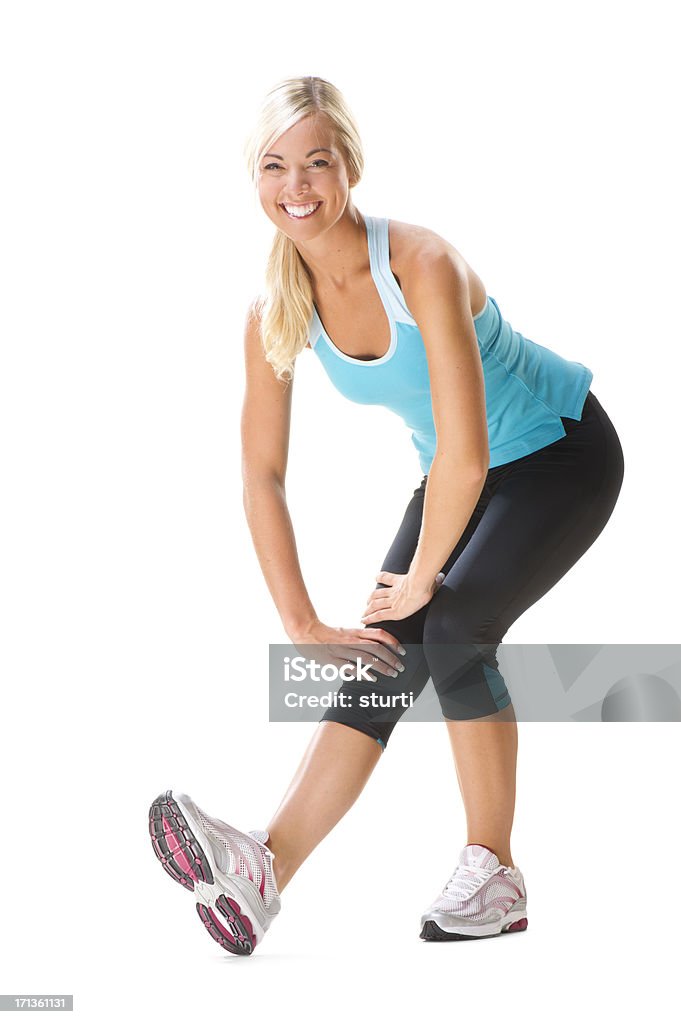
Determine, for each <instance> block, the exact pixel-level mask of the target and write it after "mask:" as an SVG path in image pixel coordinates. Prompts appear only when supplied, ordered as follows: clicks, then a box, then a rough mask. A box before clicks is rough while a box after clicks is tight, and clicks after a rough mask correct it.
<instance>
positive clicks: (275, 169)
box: [258, 114, 354, 241]
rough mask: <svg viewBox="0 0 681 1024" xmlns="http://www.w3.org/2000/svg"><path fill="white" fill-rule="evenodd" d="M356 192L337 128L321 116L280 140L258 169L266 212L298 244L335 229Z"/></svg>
mask: <svg viewBox="0 0 681 1024" xmlns="http://www.w3.org/2000/svg"><path fill="white" fill-rule="evenodd" d="M353 184H354V182H353ZM351 187H352V186H351V184H350V181H349V180H348V172H347V168H346V166H345V161H344V159H343V155H342V153H341V151H340V150H339V149H338V147H337V146H336V141H335V138H334V135H333V131H332V128H331V126H330V124H329V122H328V121H327V119H326V118H325V117H324V116H323V115H321V114H315V115H310V116H308V117H304V118H303V119H302V120H301V121H298V123H297V124H295V125H294V126H293V128H289V130H288V131H286V132H284V133H283V135H280V136H279V138H278V139H276V140H275V142H273V143H272V145H271V146H269V148H268V151H267V153H266V154H265V155H264V156H263V157H262V159H261V160H260V164H259V167H258V195H259V198H260V202H261V204H262V208H263V210H264V211H265V213H266V214H267V216H268V217H269V218H270V220H271V221H272V222H273V223H274V224H275V225H276V227H278V228H279V230H280V231H283V232H284V234H285V235H288V237H289V238H291V239H292V240H293V241H304V240H305V239H308V238H312V237H314V236H315V235H317V234H319V232H320V230H324V229H326V228H328V227H330V226H331V225H332V224H334V223H335V222H336V221H337V220H338V219H339V218H340V217H341V216H342V215H343V213H344V211H345V209H346V206H347V202H348V195H349V191H350V188H351ZM287 208H288V212H287Z"/></svg>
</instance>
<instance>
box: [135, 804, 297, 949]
mask: <svg viewBox="0 0 681 1024" xmlns="http://www.w3.org/2000/svg"><path fill="white" fill-rule="evenodd" d="M149 834H150V835H151V843H152V846H153V848H154V853H155V854H156V856H157V857H158V859H159V860H160V862H161V864H162V866H163V868H164V870H165V871H167V873H168V874H169V875H170V877H171V878H173V879H175V881H176V882H179V883H180V885H183V886H184V887H185V889H189V891H190V892H193V893H194V894H195V896H196V900H197V902H196V909H197V911H198V914H199V917H200V918H201V920H202V921H203V923H204V925H205V926H206V929H207V931H208V933H209V935H210V936H211V938H213V939H215V941H216V942H217V943H219V944H220V946H222V948H223V949H225V950H227V951H228V952H229V953H236V954H238V955H241V956H248V955H249V954H251V953H252V952H253V950H254V949H255V947H256V946H257V945H259V943H260V942H262V940H263V938H264V935H265V932H266V931H267V929H268V928H269V927H270V925H271V924H272V921H273V920H274V918H275V917H276V916H277V914H278V913H279V911H280V909H281V897H280V895H279V891H278V889H277V883H276V881H275V878H274V871H273V869H272V862H273V860H274V854H273V853H272V851H271V850H269V849H268V848H267V846H266V845H265V843H266V842H267V840H268V839H269V835H268V833H267V832H263V831H260V830H258V829H255V830H253V831H252V832H248V833H246V832H240V831H239V830H238V829H236V828H233V827H232V826H231V825H227V824H226V823H225V822H224V821H220V819H219V818H211V817H210V816H209V815H207V814H206V813H205V812H204V811H202V810H201V808H200V807H198V806H197V805H196V804H195V803H194V801H193V800H192V799H191V797H189V796H187V794H186V793H177V794H173V792H172V790H168V791H167V792H166V793H162V794H161V795H160V796H158V797H157V798H156V799H155V800H154V802H153V804H152V805H151V807H150V808H149Z"/></svg>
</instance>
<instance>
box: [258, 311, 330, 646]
mask: <svg viewBox="0 0 681 1024" xmlns="http://www.w3.org/2000/svg"><path fill="white" fill-rule="evenodd" d="M245 358H246V390H245V394H244V402H243V409H242V415H241V442H242V462H241V466H242V480H243V502H244V510H245V512H246V518H247V520H248V526H249V529H250V531H251V535H252V537H253V544H254V547H255V551H256V555H257V557H258V561H259V563H260V568H261V569H262V573H263V576H264V577H265V581H266V583H267V586H268V588H269V591H270V594H271V595H272V599H273V600H274V603H275V605H276V606H277V611H278V612H279V615H280V616H281V621H282V624H283V626H284V629H285V630H286V633H287V634H288V636H289V637H290V638H293V636H294V635H296V634H299V633H301V632H306V631H307V630H308V629H309V628H310V627H311V626H312V625H313V624H314V623H317V622H318V621H319V620H318V618H317V614H316V612H315V610H314V608H313V607H312V602H311V600H310V596H309V594H308V592H307V588H306V586H305V583H304V581H303V575H302V572H301V568H300V562H299V560H298V550H297V547H296V540H295V535H294V532H293V524H292V522H291V517H290V514H289V510H288V506H287V504H286V488H285V479H286V464H287V460H288V445H289V435H290V425H291V396H292V389H293V381H290V382H289V383H288V384H284V383H282V382H281V381H278V380H277V378H276V377H275V374H274V371H273V369H272V367H271V366H270V364H269V363H268V362H267V360H266V358H265V353H264V351H263V348H262V342H261V339H260V328H259V322H258V319H257V317H256V314H255V313H254V312H253V310H252V308H251V309H249V311H248V315H247V317H246V329H245Z"/></svg>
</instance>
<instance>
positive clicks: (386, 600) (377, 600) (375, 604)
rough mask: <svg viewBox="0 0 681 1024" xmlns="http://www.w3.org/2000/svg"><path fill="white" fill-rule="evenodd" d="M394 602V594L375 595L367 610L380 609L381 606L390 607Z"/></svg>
mask: <svg viewBox="0 0 681 1024" xmlns="http://www.w3.org/2000/svg"><path fill="white" fill-rule="evenodd" d="M392 603H393V599H392V596H388V597H374V598H373V599H372V600H371V601H369V603H368V605H367V611H372V612H375V611H378V610H379V609H380V608H389V607H390V605H391V604H392Z"/></svg>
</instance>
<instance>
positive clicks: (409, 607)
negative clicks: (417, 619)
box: [361, 572, 445, 626]
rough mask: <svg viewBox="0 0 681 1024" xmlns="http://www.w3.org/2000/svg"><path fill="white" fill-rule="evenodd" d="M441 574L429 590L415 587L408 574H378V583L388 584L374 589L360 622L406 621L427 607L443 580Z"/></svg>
mask: <svg viewBox="0 0 681 1024" xmlns="http://www.w3.org/2000/svg"><path fill="white" fill-rule="evenodd" d="M444 578H445V577H444V573H442V572H439V573H438V574H437V576H436V577H435V579H434V580H433V582H432V583H431V584H430V586H428V587H425V588H424V587H423V586H422V585H421V586H416V585H415V583H414V580H413V579H412V577H410V575H409V573H406V574H400V573H397V572H379V574H378V576H377V577H376V581H377V582H378V583H384V584H387V586H383V587H379V588H377V589H376V590H372V592H371V594H370V595H369V598H368V603H367V606H366V609H365V611H364V614H363V615H362V618H361V621H362V622H363V623H364V624H365V626H366V625H370V624H371V623H372V622H381V621H382V620H383V619H406V618H407V617H408V616H409V615H413V614H414V612H417V611H418V610H419V608H423V606H424V605H426V604H428V602H429V601H430V600H431V598H432V597H433V596H434V594H435V593H436V591H437V590H438V588H439V587H440V586H441V585H442V581H443V580H444Z"/></svg>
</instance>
